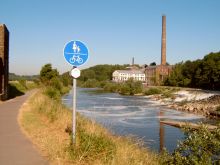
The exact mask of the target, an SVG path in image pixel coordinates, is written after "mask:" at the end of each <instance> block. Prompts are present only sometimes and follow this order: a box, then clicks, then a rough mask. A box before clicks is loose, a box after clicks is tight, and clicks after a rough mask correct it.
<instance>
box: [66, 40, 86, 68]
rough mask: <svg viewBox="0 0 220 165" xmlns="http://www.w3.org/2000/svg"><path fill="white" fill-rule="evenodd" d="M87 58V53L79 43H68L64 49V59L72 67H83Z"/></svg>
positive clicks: (84, 47)
mask: <svg viewBox="0 0 220 165" xmlns="http://www.w3.org/2000/svg"><path fill="white" fill-rule="evenodd" d="M88 57H89V51H88V49H87V47H86V46H85V44H83V43H82V42H80V41H70V42H68V43H67V44H66V45H65V47H64V58H65V59H66V61H67V62H68V63H69V64H70V65H73V66H80V65H83V64H84V63H85V62H86V61H87V60H88Z"/></svg>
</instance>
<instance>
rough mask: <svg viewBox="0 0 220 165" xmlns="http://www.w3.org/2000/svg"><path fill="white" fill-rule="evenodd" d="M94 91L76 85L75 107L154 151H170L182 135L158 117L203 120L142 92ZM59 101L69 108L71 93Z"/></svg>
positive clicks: (115, 131) (85, 114) (112, 130)
mask: <svg viewBox="0 0 220 165" xmlns="http://www.w3.org/2000/svg"><path fill="white" fill-rule="evenodd" d="M96 91H97V89H91V88H90V89H87V88H77V111H78V112H79V113H81V114H83V115H84V116H86V117H88V118H90V119H92V120H95V121H96V122H98V123H101V124H102V125H103V126H105V127H106V128H108V129H109V130H111V132H112V133H114V134H117V135H132V136H135V137H137V138H138V139H141V140H142V141H143V142H144V145H145V146H146V147H148V148H150V149H152V150H155V151H160V149H161V148H163V147H165V148H166V149H167V150H168V151H169V152H172V151H173V150H174V149H175V148H176V146H177V142H178V141H179V140H182V139H183V138H184V134H183V132H182V131H181V130H180V129H178V128H175V127H172V126H168V125H164V124H161V123H160V120H164V119H172V120H181V121H192V122H196V121H201V120H203V117H202V116H196V115H193V114H188V113H184V112H179V111H176V110H172V109H168V108H166V107H165V106H162V105H160V104H158V103H157V102H155V101H151V100H150V99H149V98H147V97H145V96H122V95H119V94H116V93H102V92H96ZM62 101H63V103H64V104H65V105H67V106H68V107H70V108H71V107H72V93H69V94H67V95H65V96H63V99H62Z"/></svg>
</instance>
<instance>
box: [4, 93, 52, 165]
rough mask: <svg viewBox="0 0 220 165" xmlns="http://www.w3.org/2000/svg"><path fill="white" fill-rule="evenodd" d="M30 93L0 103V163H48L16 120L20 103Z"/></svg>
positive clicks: (23, 164) (27, 164) (39, 164)
mask: <svg viewBox="0 0 220 165" xmlns="http://www.w3.org/2000/svg"><path fill="white" fill-rule="evenodd" d="M32 93H33V91H31V92H27V93H26V94H25V95H23V96H20V97H17V98H15V99H13V100H9V101H6V102H3V103H1V104H0V165H46V164H49V163H48V162H47V161H46V159H45V158H43V157H42V156H41V155H40V154H39V153H38V151H37V150H36V149H35V148H34V146H33V144H32V143H31V142H30V141H29V140H28V139H27V138H26V137H25V135H24V134H23V133H22V132H21V130H20V128H19V124H18V121H17V116H18V113H19V109H20V107H21V105H22V104H23V103H24V102H25V101H26V99H27V98H28V97H29V96H30V95H31V94H32Z"/></svg>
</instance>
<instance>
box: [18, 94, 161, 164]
mask: <svg viewBox="0 0 220 165" xmlns="http://www.w3.org/2000/svg"><path fill="white" fill-rule="evenodd" d="M21 112H22V113H21V115H20V119H19V120H20V124H21V127H22V128H23V129H24V131H25V133H26V134H27V135H28V136H29V137H30V139H31V140H32V141H33V143H34V144H35V145H36V146H37V147H38V148H39V149H40V150H41V151H42V153H43V154H44V155H46V156H47V157H48V158H49V160H50V161H51V162H52V163H53V164H65V165H68V164H91V165H93V164H96V165H99V164H100V165H103V164H109V165H110V164H111V165H116V164H117V165H130V164H144V165H147V164H150V165H153V164H158V160H157V156H156V154H153V153H151V152H149V151H147V150H146V149H143V148H140V147H139V146H138V145H137V144H135V142H134V141H133V140H131V139H129V138H124V137H116V136H113V135H112V134H110V133H109V132H108V131H107V130H106V129H104V128H103V127H102V126H100V125H99V124H97V123H95V122H94V121H91V120H89V119H87V118H85V117H82V116H81V115H79V114H77V134H76V144H74V145H73V144H72V143H71V137H72V136H71V129H67V128H71V112H70V111H69V110H68V109H67V108H66V107H64V106H63V105H62V104H61V102H59V101H55V100H52V99H50V98H49V97H47V96H46V95H44V94H43V91H39V92H38V93H36V94H35V95H34V96H32V97H31V98H30V99H29V100H28V102H27V103H26V104H24V105H23V106H22V108H21ZM66 130H69V133H70V134H69V133H67V132H66Z"/></svg>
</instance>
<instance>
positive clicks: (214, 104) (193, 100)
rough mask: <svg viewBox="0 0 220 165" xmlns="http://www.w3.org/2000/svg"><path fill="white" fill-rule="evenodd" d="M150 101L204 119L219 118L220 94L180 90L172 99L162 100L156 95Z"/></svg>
mask: <svg viewBox="0 0 220 165" xmlns="http://www.w3.org/2000/svg"><path fill="white" fill-rule="evenodd" d="M152 99H154V100H157V101H159V102H160V103H162V104H164V105H166V106H168V107H170V108H173V109H176V110H179V111H185V112H189V113H194V114H199V115H203V116H206V117H220V92H216V91H215V92H213V91H203V90H192V89H191V90H180V91H178V92H176V93H174V94H173V96H172V98H163V97H162V96H160V95H157V96H152ZM218 107H219V108H218ZM218 109H219V110H218Z"/></svg>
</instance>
